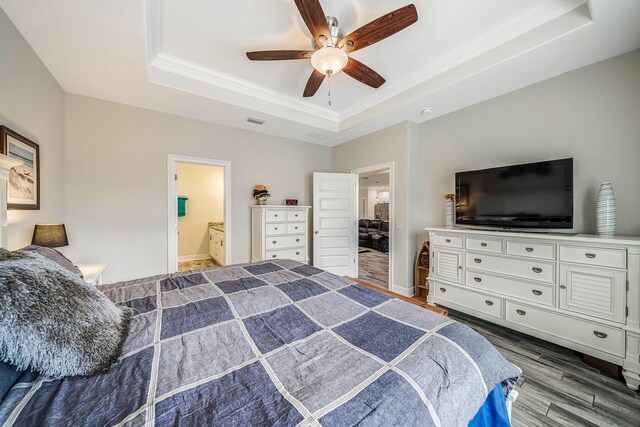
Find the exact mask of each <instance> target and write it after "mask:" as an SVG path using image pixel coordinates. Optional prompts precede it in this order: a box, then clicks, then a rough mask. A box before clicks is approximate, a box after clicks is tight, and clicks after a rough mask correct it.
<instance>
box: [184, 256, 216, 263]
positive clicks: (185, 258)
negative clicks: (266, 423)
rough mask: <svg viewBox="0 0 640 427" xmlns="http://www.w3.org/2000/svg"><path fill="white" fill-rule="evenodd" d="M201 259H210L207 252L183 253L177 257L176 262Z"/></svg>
mask: <svg viewBox="0 0 640 427" xmlns="http://www.w3.org/2000/svg"><path fill="white" fill-rule="evenodd" d="M201 259H212V258H211V256H210V255H209V254H198V255H183V256H179V257H178V262H185V261H200V260H201Z"/></svg>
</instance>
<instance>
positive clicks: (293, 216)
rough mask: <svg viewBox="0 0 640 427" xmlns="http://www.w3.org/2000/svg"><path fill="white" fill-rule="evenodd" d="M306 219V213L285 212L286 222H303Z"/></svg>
mask: <svg viewBox="0 0 640 427" xmlns="http://www.w3.org/2000/svg"><path fill="white" fill-rule="evenodd" d="M306 219H307V214H306V212H303V211H289V212H287V221H305V220H306Z"/></svg>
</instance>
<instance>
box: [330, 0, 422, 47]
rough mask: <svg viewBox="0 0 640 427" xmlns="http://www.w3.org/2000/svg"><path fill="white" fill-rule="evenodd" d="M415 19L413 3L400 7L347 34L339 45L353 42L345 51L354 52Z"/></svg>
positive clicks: (416, 13)
mask: <svg viewBox="0 0 640 427" xmlns="http://www.w3.org/2000/svg"><path fill="white" fill-rule="evenodd" d="M417 20H418V12H417V11H416V7H415V6H414V5H413V4H410V5H408V6H405V7H401V8H400V9H397V10H394V11H393V12H390V13H387V14H386V15H383V16H381V17H380V18H378V19H376V20H374V21H371V22H369V23H368V24H365V25H363V26H362V27H360V28H358V29H357V30H355V31H354V32H352V33H351V34H348V35H347V36H346V37H345V38H343V39H342V40H341V41H340V46H339V47H344V46H345V45H347V43H349V44H351V43H353V46H352V47H349V46H347V47H346V48H345V51H347V52H354V51H356V50H359V49H362V48H365V47H367V46H370V45H372V44H374V43H377V42H379V41H380V40H383V39H386V38H387V37H389V36H392V35H394V34H395V33H397V32H398V31H402V30H404V29H405V28H407V27H408V26H409V25H411V24H413V23H415V22H416V21H417Z"/></svg>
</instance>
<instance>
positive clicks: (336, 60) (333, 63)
mask: <svg viewBox="0 0 640 427" xmlns="http://www.w3.org/2000/svg"><path fill="white" fill-rule="evenodd" d="M348 62H349V57H348V56H347V54H346V53H345V52H344V51H343V50H342V49H338V48H337V47H333V46H325V47H323V48H321V49H318V50H316V51H315V52H313V55H311V65H313V68H315V69H316V70H318V72H320V73H322V74H324V75H326V76H332V75H334V74H337V73H339V72H340V71H342V69H343V68H344V67H345V66H346V65H347V63H348Z"/></svg>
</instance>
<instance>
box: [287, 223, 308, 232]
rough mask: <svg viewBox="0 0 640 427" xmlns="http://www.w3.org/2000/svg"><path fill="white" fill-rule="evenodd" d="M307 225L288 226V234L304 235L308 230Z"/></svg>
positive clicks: (294, 224) (295, 224)
mask: <svg viewBox="0 0 640 427" xmlns="http://www.w3.org/2000/svg"><path fill="white" fill-rule="evenodd" d="M305 229H306V225H305V224H300V223H297V222H296V223H293V224H287V233H288V234H300V233H304V232H305V231H306V230H305Z"/></svg>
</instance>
